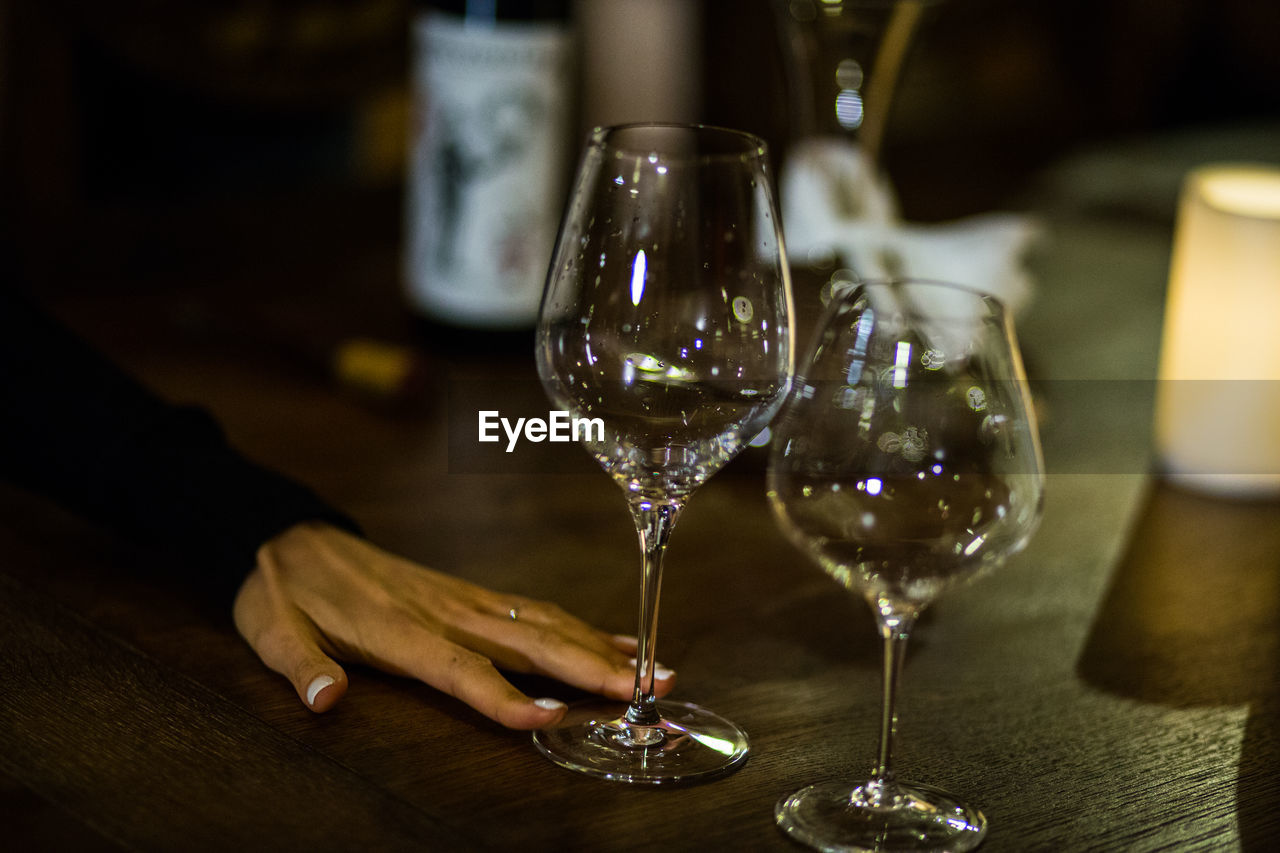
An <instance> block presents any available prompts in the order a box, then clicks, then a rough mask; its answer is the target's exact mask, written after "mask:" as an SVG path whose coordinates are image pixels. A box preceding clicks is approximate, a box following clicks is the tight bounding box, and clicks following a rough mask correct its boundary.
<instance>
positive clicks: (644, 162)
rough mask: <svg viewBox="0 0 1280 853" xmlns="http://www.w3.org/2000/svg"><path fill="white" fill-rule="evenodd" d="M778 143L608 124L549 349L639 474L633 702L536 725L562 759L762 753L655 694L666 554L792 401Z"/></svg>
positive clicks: (658, 775) (590, 435)
mask: <svg viewBox="0 0 1280 853" xmlns="http://www.w3.org/2000/svg"><path fill="white" fill-rule="evenodd" d="M766 156H767V152H766V149H765V145H764V143H763V142H761V141H760V140H759V139H758V138H756V137H754V136H750V135H748V134H745V133H740V132H737V131H732V130H725V129H721V128H712V127H701V126H682V125H627V126H622V127H616V128H603V129H598V130H597V131H595V132H594V133H593V134H592V136H591V138H590V140H589V143H588V145H587V148H586V151H585V153H584V156H583V160H582V163H581V165H580V167H579V171H578V175H577V180H576V185H575V187H574V191H573V195H572V198H571V199H570V203H569V207H568V210H567V212H566V214H565V219H564V222H563V224H562V226H561V231H560V236H559V238H558V240H557V244H556V249H555V253H554V256H553V258H552V263H551V270H550V273H549V275H548V278H547V286H546V291H545V293H544V294H543V299H542V309H541V314H540V317H539V321H538V332H537V362H538V372H539V375H540V376H541V378H542V382H543V385H544V386H545V387H546V390H547V393H548V395H549V396H550V397H551V400H552V402H553V403H554V404H555V405H556V406H558V407H560V408H561V409H564V410H566V411H569V412H570V413H571V414H572V415H573V416H574V417H576V418H599V419H600V420H601V421H602V422H603V432H602V434H598V433H596V432H595V431H594V430H583V431H582V432H581V433H580V440H581V441H582V442H583V444H584V445H585V446H586V448H587V450H588V451H589V452H590V453H591V455H592V456H594V457H595V459H596V460H597V461H598V462H599V463H600V465H601V466H603V467H604V469H605V471H607V472H608V473H609V474H610V475H611V476H612V477H613V479H614V480H615V481H616V482H617V483H618V485H619V486H621V487H622V490H623V492H624V494H625V495H626V500H627V504H628V506H629V507H630V509H631V515H632V517H633V519H634V521H635V525H636V530H637V531H638V533H639V536H640V547H641V549H642V551H643V553H644V559H643V573H642V579H641V589H640V620H639V621H640V627H639V631H638V638H639V647H638V650H637V654H636V660H637V664H636V680H635V691H634V695H633V698H632V700H631V703H630V704H629V705H627V704H622V703H616V704H615V703H608V702H597V703H587V704H584V705H578V706H575V707H572V708H570V711H569V713H568V714H567V715H566V717H565V718H564V720H563V722H562V723H561V724H560V725H559V726H558V727H556V728H553V729H548V730H543V731H539V732H537V733H535V735H534V742H535V743H536V744H537V746H538V748H539V749H541V750H542V752H543V753H545V754H546V755H547V756H548V757H549V758H551V760H553V761H555V762H557V763H558V764H560V765H562V766H564V767H569V768H571V769H573V770H577V771H580V772H583V773H587V774H590V775H593V776H597V777H603V778H607V779H615V780H621V781H625V782H637V783H648V784H659V783H667V782H676V781H687V780H691V779H697V778H706V777H708V776H712V775H715V774H719V773H723V772H726V771H728V770H729V769H731V768H733V767H736V766H737V765H739V764H740V763H741V762H742V761H744V760H745V759H746V756H747V749H748V742H747V736H746V735H745V734H744V733H743V732H742V730H741V729H739V728H738V727H737V726H735V725H734V724H733V723H731V722H729V721H728V720H725V719H723V718H722V717H720V716H718V715H716V714H714V713H712V712H710V711H707V710H705V709H703V708H700V707H698V706H697V705H692V704H688V703H685V702H674V701H658V700H656V698H655V696H654V691H653V680H654V641H655V639H656V636H657V624H658V596H659V591H660V588H661V583H662V558H663V554H664V552H665V550H666V547H667V540H668V537H669V536H670V535H671V531H672V528H673V527H674V526H675V524H676V521H677V519H678V518H679V516H680V512H681V510H682V509H683V508H684V506H685V504H686V503H687V501H688V500H689V497H690V496H691V495H692V494H693V492H694V491H695V490H696V489H697V488H698V487H699V486H701V485H702V484H703V483H704V482H706V480H707V478H709V477H710V476H711V475H712V474H714V473H715V472H716V471H717V470H719V469H720V468H721V467H722V466H723V465H724V464H725V463H726V462H728V461H729V460H730V459H731V458H732V457H733V456H734V455H735V454H736V453H737V452H738V451H739V450H741V449H742V448H743V447H744V446H745V445H746V444H747V443H748V442H749V441H751V440H752V439H753V438H754V437H755V436H756V435H757V434H759V433H760V432H761V431H762V430H763V429H764V427H765V426H766V425H767V424H768V423H769V421H770V420H771V419H772V418H773V416H774V415H775V414H776V413H777V411H778V409H779V408H780V407H781V405H782V401H783V400H784V399H785V397H786V392H787V390H788V388H789V386H790V381H791V372H792V365H793V356H792V330H791V323H790V315H791V291H790V279H789V278H788V274H787V272H786V263H785V258H784V253H783V246H782V237H781V232H780V229H779V227H778V216H777V212H776V207H775V201H774V192H773V185H772V180H771V177H770V172H769V168H768V165H767V162H766Z"/></svg>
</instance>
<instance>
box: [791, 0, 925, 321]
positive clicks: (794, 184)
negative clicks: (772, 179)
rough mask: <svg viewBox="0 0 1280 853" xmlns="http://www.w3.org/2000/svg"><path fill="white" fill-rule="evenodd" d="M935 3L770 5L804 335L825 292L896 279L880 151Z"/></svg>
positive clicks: (835, 0) (803, 0)
mask: <svg viewBox="0 0 1280 853" xmlns="http://www.w3.org/2000/svg"><path fill="white" fill-rule="evenodd" d="M934 2H935V0H773V2H772V6H773V9H774V13H775V20H776V22H777V29H778V32H779V39H780V42H781V46H782V57H783V60H784V71H785V76H786V80H787V83H788V100H787V102H788V106H789V108H790V129H789V133H788V140H787V145H786V150H785V159H784V165H783V168H782V175H781V188H780V189H781V197H782V210H783V221H784V222H786V225H787V246H788V249H789V253H790V256H791V263H792V270H791V272H792V278H793V286H794V288H795V300H796V310H797V316H798V320H799V322H797V324H796V325H797V328H798V329H799V330H800V331H801V333H802V334H803V333H808V332H809V330H811V329H812V328H814V327H815V326H816V325H817V321H818V319H819V317H820V315H821V312H822V306H824V305H826V303H827V301H828V300H829V299H830V294H831V289H832V288H833V287H835V288H839V287H842V286H843V285H844V283H845V282H847V281H850V280H853V279H856V278H857V277H859V276H860V277H862V278H875V277H877V276H883V275H889V274H896V273H900V272H901V267H900V266H899V265H900V263H901V260H900V258H899V257H898V256H897V253H896V250H895V249H894V248H893V247H892V245H891V243H892V241H890V240H888V239H887V237H886V232H887V231H889V230H891V229H892V228H894V227H895V226H896V225H897V224H898V222H899V219H900V217H899V212H898V202H897V199H896V197H895V195H894V192H893V188H892V186H891V184H890V182H889V180H888V179H887V177H886V176H885V175H884V173H883V165H884V164H883V163H882V158H881V151H882V149H883V141H884V138H885V132H886V127H887V125H888V119H889V115H890V112H891V108H892V105H893V102H894V93H895V90H896V89H897V82H898V79H899V77H900V76H901V72H902V69H903V67H904V66H905V63H906V59H907V56H908V54H909V53H910V48H911V46H912V44H913V43H914V41H915V34H916V32H917V30H918V29H919V28H920V25H921V22H922V20H923V19H924V16H925V13H926V10H927V9H928V7H929V6H931V5H933V3H934ZM807 343H808V342H807V341H801V344H802V345H804V346H807Z"/></svg>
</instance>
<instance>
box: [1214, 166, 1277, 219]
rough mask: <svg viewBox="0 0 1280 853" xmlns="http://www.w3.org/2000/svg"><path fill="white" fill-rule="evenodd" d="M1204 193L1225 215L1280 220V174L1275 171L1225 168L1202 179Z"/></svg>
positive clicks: (1246, 167) (1245, 167) (1243, 167)
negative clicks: (1231, 214) (1233, 214)
mask: <svg viewBox="0 0 1280 853" xmlns="http://www.w3.org/2000/svg"><path fill="white" fill-rule="evenodd" d="M1200 192H1201V194H1202V195H1203V196H1204V200H1205V202H1206V203H1208V204H1210V205H1212V206H1213V207H1216V208H1218V209H1219V210H1221V211H1223V212H1224V213H1235V214H1238V215H1240V216H1261V217H1266V218H1270V219H1276V218H1280V171H1277V170H1275V169H1261V168H1253V167H1248V166H1242V167H1239V168H1223V169H1220V170H1218V171H1215V172H1212V173H1209V174H1206V175H1205V176H1203V177H1202V178H1201V179H1200Z"/></svg>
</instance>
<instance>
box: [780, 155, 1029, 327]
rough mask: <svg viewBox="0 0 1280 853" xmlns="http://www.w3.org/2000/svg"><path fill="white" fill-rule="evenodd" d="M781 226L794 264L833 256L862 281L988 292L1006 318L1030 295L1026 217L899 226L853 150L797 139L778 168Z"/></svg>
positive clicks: (889, 196)
mask: <svg viewBox="0 0 1280 853" xmlns="http://www.w3.org/2000/svg"><path fill="white" fill-rule="evenodd" d="M781 192H782V222H783V227H784V231H785V236H786V240H787V251H788V253H789V254H790V255H791V258H792V260H793V261H794V262H799V263H804V262H805V259H806V258H807V257H811V256H812V255H814V254H826V255H830V254H831V253H832V252H835V253H837V254H838V255H839V256H840V257H841V259H842V262H843V264H844V265H845V266H847V267H849V268H850V269H852V270H853V271H854V272H855V273H856V274H857V275H858V276H859V277H861V278H866V279H874V278H885V277H888V276H896V277H910V278H920V279H931V280H935V281H945V282H950V283H952V284H959V285H964V286H966V287H970V288H972V289H974V290H980V291H982V292H984V293H988V294H990V295H992V296H994V297H996V298H997V299H999V300H1000V301H1001V302H1003V303H1004V304H1005V306H1006V307H1007V308H1008V309H1009V310H1010V311H1011V312H1013V313H1015V314H1016V313H1017V312H1019V311H1020V310H1022V309H1023V308H1024V307H1025V306H1026V304H1027V303H1028V301H1029V300H1030V297H1031V292H1032V283H1031V278H1030V275H1029V274H1028V272H1027V270H1026V268H1025V265H1024V260H1025V255H1026V253H1027V251H1028V250H1029V248H1030V247H1031V246H1032V244H1033V243H1034V242H1035V240H1036V239H1037V238H1038V236H1039V234H1040V228H1039V226H1038V225H1037V224H1036V223H1035V221H1034V220H1032V219H1031V218H1030V217H1027V216H1024V215H1020V214H1014V213H988V214H981V215H977V216H971V217H968V218H965V219H960V220H957V221H955V222H947V223H940V224H936V225H926V224H916V223H907V222H903V221H901V218H900V217H899V214H898V206H897V201H896V199H895V197H894V193H893V189H892V187H890V186H889V184H888V182H887V181H886V180H885V179H884V178H883V177H882V176H880V175H878V174H877V173H876V171H875V169H874V167H873V166H872V164H871V163H870V162H869V160H868V158H867V157H866V156H865V154H864V152H863V151H862V150H861V149H860V148H859V147H858V145H857V144H856V143H854V142H852V141H847V140H842V139H833V138H813V139H807V140H802V141H800V142H798V143H797V144H796V145H795V146H793V147H792V149H791V152H790V154H789V155H788V157H787V162H786V164H785V166H784V168H783V172H782V181H781Z"/></svg>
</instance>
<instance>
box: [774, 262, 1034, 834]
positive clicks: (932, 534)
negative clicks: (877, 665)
mask: <svg viewBox="0 0 1280 853" xmlns="http://www.w3.org/2000/svg"><path fill="white" fill-rule="evenodd" d="M799 373H800V376H799V377H798V378H797V379H796V382H795V386H794V388H793V389H792V392H791V395H790V397H789V399H788V402H787V405H786V407H785V408H784V411H783V415H782V417H781V418H780V420H779V423H778V424H777V425H776V428H775V431H774V439H773V440H774V443H773V446H772V448H771V451H770V461H769V474H768V489H769V498H770V503H771V505H772V506H773V509H774V511H775V515H776V517H777V519H778V521H779V523H780V525H781V527H782V529H783V530H784V531H785V532H786V534H787V535H788V537H789V538H790V539H791V540H792V542H793V543H794V544H795V545H796V546H797V547H799V548H800V549H801V550H802V551H804V552H805V553H807V554H808V555H809V556H810V557H812V558H813V559H814V560H815V561H816V562H817V563H818V564H819V565H820V566H821V567H822V568H823V569H825V570H826V572H827V573H828V574H830V575H831V576H832V577H833V578H835V579H836V580H837V581H839V582H840V583H841V584H843V585H844V586H845V587H846V588H847V589H848V590H849V591H850V592H853V593H855V594H857V595H860V596H862V597H863V598H865V599H866V601H867V602H868V603H869V604H870V605H871V609H872V611H873V613H874V616H875V619H876V622H877V624H878V626H879V630H880V635H881V637H882V638H883V639H884V676H883V678H884V695H883V703H882V709H881V724H880V747H879V752H878V754H877V757H876V762H875V766H874V769H873V771H872V774H871V777H870V778H869V779H865V780H860V781H857V782H844V783H839V782H829V783H819V784H815V785H810V786H809V787H807V788H803V789H801V790H800V791H797V792H795V793H794V794H791V795H790V796H787V797H784V798H783V799H782V800H781V801H779V803H778V805H777V807H776V809H775V817H776V819H777V822H778V825H779V826H780V827H781V828H782V830H783V831H784V832H786V833H787V834H788V835H790V836H791V837H793V838H795V839H796V840H798V841H801V842H804V843H806V844H809V845H810V846H812V847H815V848H817V849H820V850H881V849H892V850H952V851H954V850H968V849H970V848H972V847H974V846H976V845H977V844H978V843H979V842H980V841H981V840H982V837H983V835H984V834H985V832H986V818H985V817H984V816H983V815H982V813H981V812H980V811H978V810H977V809H975V808H973V807H971V806H968V805H966V804H965V803H963V802H962V801H960V800H959V799H957V798H955V797H953V796H952V795H950V794H948V793H946V792H944V791H941V790H939V789H937V788H932V787H928V786H925V785H916V784H910V783H906V782H901V781H899V780H898V778H897V776H896V774H895V772H894V768H893V764H892V751H893V736H894V728H895V724H896V721H897V717H896V712H895V707H894V700H895V694H896V691H897V685H898V678H899V674H900V672H901V669H902V660H903V653H904V651H905V646H906V643H907V636H908V634H909V633H910V631H911V627H912V625H913V624H914V622H915V620H916V617H917V616H918V615H919V614H920V612H921V611H922V610H923V609H924V608H925V607H926V606H927V605H928V604H929V603H930V602H931V601H932V600H933V599H934V597H935V596H937V595H938V594H939V593H940V592H942V591H943V590H944V589H946V588H948V587H950V586H952V585H954V584H956V583H957V582H959V581H961V580H963V579H965V578H969V577H972V576H974V575H977V574H979V573H980V572H983V571H985V570H987V569H989V568H991V567H993V566H995V565H997V564H999V563H1000V562H1002V561H1003V560H1004V559H1005V558H1006V557H1008V556H1009V555H1010V554H1013V553H1015V552H1016V551H1018V550H1020V549H1021V548H1022V547H1023V546H1024V545H1025V544H1026V542H1027V540H1028V539H1029V538H1030V536H1031V534H1032V532H1033V530H1034V529H1035V527H1036V524H1037V523H1038V520H1039V517H1040V509H1041V504H1042V500H1043V494H1044V475H1043V466H1042V463H1041V457H1040V448H1039V439H1038V437H1037V433H1036V426H1035V419H1034V416H1033V412H1032V410H1031V407H1030V405H1029V403H1028V395H1027V389H1026V379H1025V375H1024V373H1023V370H1022V364H1021V358H1020V356H1019V353H1018V348H1017V343H1016V341H1015V339H1014V333H1013V326H1012V324H1011V322H1010V319H1009V317H1008V316H1007V315H1006V314H1005V311H1004V309H1003V308H1002V306H1001V305H1000V303H999V302H997V301H996V300H994V299H992V298H990V297H987V296H983V295H982V294H979V293H977V292H974V291H971V290H966V289H963V288H960V287H955V286H951V285H946V284H939V283H930V282H921V281H890V282H886V283H861V284H858V285H856V286H855V287H853V288H852V289H851V290H849V291H846V292H845V293H844V294H842V295H840V296H839V297H836V298H833V299H832V302H831V304H830V305H829V306H828V308H827V311H826V313H825V314H824V317H823V320H822V323H821V324H820V328H819V330H818V332H817V335H816V338H815V341H814V343H813V345H812V348H811V350H810V352H809V354H808V356H807V358H806V360H805V363H804V364H803V366H802V367H801V369H800V371H799Z"/></svg>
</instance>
